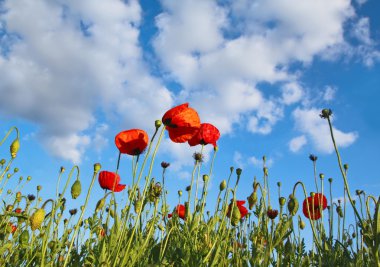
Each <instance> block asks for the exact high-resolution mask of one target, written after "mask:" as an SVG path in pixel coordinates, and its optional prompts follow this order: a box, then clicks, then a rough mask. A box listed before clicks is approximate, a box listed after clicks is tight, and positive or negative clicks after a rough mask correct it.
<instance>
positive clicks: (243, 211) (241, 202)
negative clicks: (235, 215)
mask: <svg viewBox="0 0 380 267" xmlns="http://www.w3.org/2000/svg"><path fill="white" fill-rule="evenodd" d="M244 204H245V200H236V206H237V207H238V209H239V211H240V215H241V218H244V217H245V215H247V214H248V210H247V208H246V207H244V206H243V205H244ZM231 209H232V203H230V205H228V210H227V217H228V218H230V216H231Z"/></svg>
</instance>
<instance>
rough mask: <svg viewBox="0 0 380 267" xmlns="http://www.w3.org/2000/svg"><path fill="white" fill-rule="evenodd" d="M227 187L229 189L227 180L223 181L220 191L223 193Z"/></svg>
mask: <svg viewBox="0 0 380 267" xmlns="http://www.w3.org/2000/svg"><path fill="white" fill-rule="evenodd" d="M226 187H227V182H226V180H223V181H222V182H221V183H220V185H219V190H220V191H223V190H224V189H226Z"/></svg>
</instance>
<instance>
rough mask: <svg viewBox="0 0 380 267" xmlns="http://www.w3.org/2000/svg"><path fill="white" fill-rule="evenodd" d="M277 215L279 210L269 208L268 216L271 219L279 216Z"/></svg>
mask: <svg viewBox="0 0 380 267" xmlns="http://www.w3.org/2000/svg"><path fill="white" fill-rule="evenodd" d="M277 215H278V210H272V209H269V210H267V216H268V217H269V218H270V219H272V220H274V219H275V218H276V217H277Z"/></svg>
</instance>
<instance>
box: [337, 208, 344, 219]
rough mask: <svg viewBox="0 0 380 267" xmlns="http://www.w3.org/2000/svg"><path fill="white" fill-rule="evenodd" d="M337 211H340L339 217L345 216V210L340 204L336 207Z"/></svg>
mask: <svg viewBox="0 0 380 267" xmlns="http://www.w3.org/2000/svg"><path fill="white" fill-rule="evenodd" d="M336 212H337V213H338V215H339V217H341V218H343V210H342V207H341V206H338V207H337V208H336Z"/></svg>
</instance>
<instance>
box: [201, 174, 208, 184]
mask: <svg viewBox="0 0 380 267" xmlns="http://www.w3.org/2000/svg"><path fill="white" fill-rule="evenodd" d="M202 178H203V182H207V181H208V179H209V177H208V175H207V174H204V175H203V177H202Z"/></svg>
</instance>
